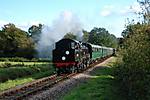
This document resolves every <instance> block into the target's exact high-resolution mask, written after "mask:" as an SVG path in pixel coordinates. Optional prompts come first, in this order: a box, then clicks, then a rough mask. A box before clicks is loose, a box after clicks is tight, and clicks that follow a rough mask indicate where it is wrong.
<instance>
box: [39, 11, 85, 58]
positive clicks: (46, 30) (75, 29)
mask: <svg viewBox="0 0 150 100" xmlns="http://www.w3.org/2000/svg"><path fill="white" fill-rule="evenodd" d="M81 26H82V25H81V23H80V21H79V19H78V18H77V17H76V16H74V15H73V14H72V13H71V12H69V11H64V12H63V13H61V14H60V16H59V18H58V19H56V20H55V21H54V22H53V24H52V26H51V27H49V26H44V27H43V30H42V34H41V36H40V40H39V42H38V45H37V48H36V49H37V51H38V56H39V57H44V58H45V57H46V58H51V55H52V49H54V43H55V42H56V41H58V40H60V39H62V38H63V36H64V35H65V34H66V33H68V32H72V33H74V34H75V35H77V39H78V40H81V37H82V35H83V33H82V27H81Z"/></svg>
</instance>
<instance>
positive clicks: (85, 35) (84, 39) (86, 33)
mask: <svg viewBox="0 0 150 100" xmlns="http://www.w3.org/2000/svg"><path fill="white" fill-rule="evenodd" d="M82 32H83V36H82V41H83V42H87V41H88V40H89V32H87V31H86V30H83V31H82Z"/></svg>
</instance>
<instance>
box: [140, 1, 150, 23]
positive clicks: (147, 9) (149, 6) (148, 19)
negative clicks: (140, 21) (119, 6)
mask: <svg viewBox="0 0 150 100" xmlns="http://www.w3.org/2000/svg"><path fill="white" fill-rule="evenodd" d="M137 2H139V4H140V5H141V8H142V12H140V14H141V15H143V18H144V23H148V24H150V0H137Z"/></svg>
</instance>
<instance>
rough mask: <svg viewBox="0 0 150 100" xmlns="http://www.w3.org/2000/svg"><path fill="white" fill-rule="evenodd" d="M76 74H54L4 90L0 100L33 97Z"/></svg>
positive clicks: (0, 94)
mask: <svg viewBox="0 0 150 100" xmlns="http://www.w3.org/2000/svg"><path fill="white" fill-rule="evenodd" d="M105 59H106V58H105ZM105 59H101V60H98V61H96V62H95V63H93V64H91V65H89V66H88V67H87V69H89V68H90V67H92V66H94V65H96V64H98V63H100V62H102V61H104V60H105ZM87 69H85V70H87ZM85 70H83V71H85ZM83 71H82V72H83ZM76 74H77V73H72V74H64V75H61V76H57V75H56V74H54V75H52V76H50V77H46V78H42V79H39V80H36V81H34V82H31V83H27V84H25V85H22V86H18V87H16V88H14V89H9V90H6V91H4V92H1V93H0V100H22V99H23V98H25V97H27V96H30V95H34V94H36V93H37V92H40V91H42V90H44V89H47V88H49V87H52V86H53V85H55V84H57V83H59V82H61V81H63V80H65V79H68V78H70V77H72V76H74V75H76Z"/></svg>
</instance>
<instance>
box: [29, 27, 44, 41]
mask: <svg viewBox="0 0 150 100" xmlns="http://www.w3.org/2000/svg"><path fill="white" fill-rule="evenodd" d="M42 26H43V25H42V24H39V25H38V26H36V25H32V26H31V27H30V28H29V29H28V32H29V33H30V35H31V37H32V39H33V41H34V42H35V43H38V41H39V39H40V35H41V33H42Z"/></svg>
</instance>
